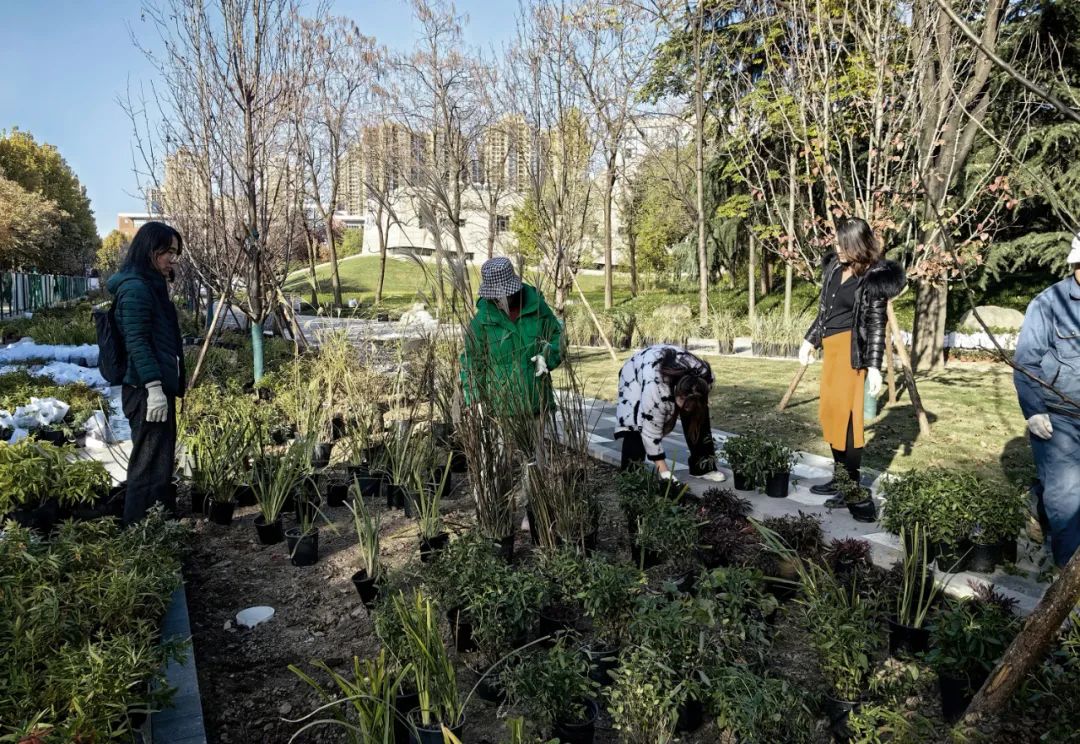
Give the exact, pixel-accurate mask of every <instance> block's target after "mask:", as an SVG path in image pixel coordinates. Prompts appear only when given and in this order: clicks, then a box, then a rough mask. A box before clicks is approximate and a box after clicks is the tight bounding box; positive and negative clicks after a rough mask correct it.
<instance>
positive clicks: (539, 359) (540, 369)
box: [529, 354, 548, 377]
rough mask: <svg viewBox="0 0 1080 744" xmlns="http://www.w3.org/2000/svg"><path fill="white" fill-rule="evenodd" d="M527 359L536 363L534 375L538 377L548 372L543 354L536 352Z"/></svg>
mask: <svg viewBox="0 0 1080 744" xmlns="http://www.w3.org/2000/svg"><path fill="white" fill-rule="evenodd" d="M529 361H530V362H532V363H533V364H535V365H536V376H537V377H540V376H541V375H546V374H548V366H547V360H546V359H544V355H543V354H537V355H536V356H534V357H533V358H532V359H530V360H529Z"/></svg>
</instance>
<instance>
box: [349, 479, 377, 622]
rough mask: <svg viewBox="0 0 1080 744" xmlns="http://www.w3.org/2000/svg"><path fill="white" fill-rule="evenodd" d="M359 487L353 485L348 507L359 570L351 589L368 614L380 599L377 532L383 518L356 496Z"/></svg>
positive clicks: (353, 576)
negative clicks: (353, 531)
mask: <svg viewBox="0 0 1080 744" xmlns="http://www.w3.org/2000/svg"><path fill="white" fill-rule="evenodd" d="M359 490H360V487H359V485H358V484H356V483H354V484H353V492H354V495H355V497H354V498H353V499H352V501H351V502H350V503H349V504H348V507H349V511H350V512H351V513H352V517H353V527H354V528H355V529H356V542H357V548H358V551H357V552H358V563H359V566H360V568H359V570H357V571H356V573H354V574H353V575H352V583H353V586H355V587H356V591H357V593H358V594H359V595H360V601H362V602H363V603H364V607H366V608H368V610H371V608H372V607H373V606H374V605H375V600H376V599H378V597H379V582H380V579H381V578H382V563H381V560H380V557H379V530H380V528H381V527H382V516H381V514H380V513H379V510H378V508H377V507H375V508H372V509H369V508H368V506H367V504H365V503H364V499H363V498H362V497H361V496H360V493H359Z"/></svg>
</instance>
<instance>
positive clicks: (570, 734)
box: [502, 637, 599, 744]
mask: <svg viewBox="0 0 1080 744" xmlns="http://www.w3.org/2000/svg"><path fill="white" fill-rule="evenodd" d="M502 680H503V684H504V685H505V688H506V691H507V695H508V697H509V699H510V700H511V701H512V703H513V704H514V705H516V706H519V707H521V708H523V709H524V710H526V711H527V712H528V714H529V716H530V717H531V718H532V719H533V720H536V721H538V722H540V723H541V724H542V725H545V726H548V727H550V728H551V732H552V733H551V735H552V738H555V739H558V740H559V741H561V742H563V744H592V742H593V738H594V736H595V729H596V719H597V717H598V715H599V706H598V705H597V702H596V700H595V695H596V691H597V687H598V686H597V684H596V682H594V681H593V680H592V679H591V678H590V676H589V663H588V661H586V659H585V657H583V656H582V655H581V654H580V653H579V652H578V650H577V649H576V648H575V647H574V644H573V643H572V641H571V639H569V638H566V637H564V638H561V639H560V640H559V641H558V642H556V643H555V644H554V645H553V646H551V647H550V648H548V649H544V650H541V651H538V652H537V653H535V654H532V655H530V656H529V657H527V658H526V659H524V660H523V661H522V662H521V663H520V664H517V665H515V666H511V667H508V668H507V670H506V671H505V672H504V673H503V675H502Z"/></svg>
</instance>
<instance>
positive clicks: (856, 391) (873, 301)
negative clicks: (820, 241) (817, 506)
mask: <svg viewBox="0 0 1080 744" xmlns="http://www.w3.org/2000/svg"><path fill="white" fill-rule="evenodd" d="M836 241H837V249H836V252H835V253H830V254H828V255H827V256H826V257H825V263H824V271H823V273H822V282H821V299H820V301H819V303H818V314H817V317H816V318H815V319H814V322H813V323H812V324H811V325H810V330H809V331H808V332H807V334H806V340H805V341H803V343H802V348H800V349H799V361H800V362H801V363H802V364H803V365H804V366H805V365H807V364H810V363H811V362H812V361H813V353H814V351H815V350H816V349H822V350H823V352H822V367H823V368H822V371H821V397H820V404H819V407H818V418H819V420H820V421H821V429H822V433H823V434H824V436H825V441H827V442H828V443H829V446H830V447H831V448H832V453H833V459H834V460H835V461H836V465H837V466H838V467H842V468H844V469H845V470H847V472H848V475H850V476H851V478H852V480H854V481H855V482H856V483H858V482H859V468H860V466H861V464H862V452H863V443H864V439H863V399H864V395H865V392H867V391H868V392H869V393H870V394H871V395H877V394H878V393H879V392H880V391H881V362H882V359H883V358H884V355H885V323H886V308H887V307H888V304H889V300H890V299H892V298H893V297H895V296H896V295H898V294H899V293H900V291H901V290H902V289H903V288H904V284H905V277H904V270H903V268H901V267H900V265H899V264H897V263H896V262H895V261H887V260H885V259H883V258H882V250H881V246H880V245H879V244H878V242H877V240H876V239H875V237H874V233H873V231H872V230H871V229H870V225H868V224H867V223H866V222H865V221H864V220H860V219H849V220H845V221H843V222H841V223H840V224H839V225H838V226H837V228H836ZM810 490H811V491H812V492H814V493H816V494H818V495H829V496H833V498H832V499H829V501H828V502H826V506H829V507H840V506H843V505H844V501H843V499H842V498H841V497H839V496H837V495H836V494H837V488H836V479H835V478H833V479H832V480H830V481H829V482H828V483H823V484H820V485H817V486H813V487H811V489H810Z"/></svg>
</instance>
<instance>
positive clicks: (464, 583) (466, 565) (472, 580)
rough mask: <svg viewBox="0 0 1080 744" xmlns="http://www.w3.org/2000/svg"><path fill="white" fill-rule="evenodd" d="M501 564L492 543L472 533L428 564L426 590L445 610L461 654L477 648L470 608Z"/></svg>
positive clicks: (425, 573)
mask: <svg viewBox="0 0 1080 744" xmlns="http://www.w3.org/2000/svg"><path fill="white" fill-rule="evenodd" d="M498 563H499V559H498V558H497V557H496V556H495V555H494V554H493V553H492V552H491V548H490V545H489V543H488V542H487V541H486V540H485V539H484V538H483V537H481V536H480V535H478V534H476V533H475V532H469V533H466V534H465V535H463V536H462V537H460V538H458V539H457V540H454V541H452V542H451V543H450V544H449V545H448V546H447V547H446V549H444V550H442V551H440V552H439V553H438V554H437V555H436V559H435V560H433V561H431V562H429V563H428V564H426V567H425V570H424V576H423V581H424V589H425V591H426V592H427V593H428V594H429V595H431V596H433V597H434V598H435V600H436V601H437V602H438V603H439V605H440V607H443V608H445V609H446V616H447V619H448V620H449V621H450V630H451V633H452V635H453V638H454V641H455V644H456V646H457V650H458V651H459V652H462V653H465V652H469V651H474V650H475V649H476V644H475V642H474V641H473V637H472V620H471V617H470V616H469V609H468V608H469V606H470V605H471V604H472V603H473V602H474V600H475V599H476V597H478V596H479V595H480V594H481V593H482V592H483V591H484V590H485V588H486V586H487V581H488V577H489V576H492V575H494V574H495V573H496V572H497V571H498V570H499V566H498Z"/></svg>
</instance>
